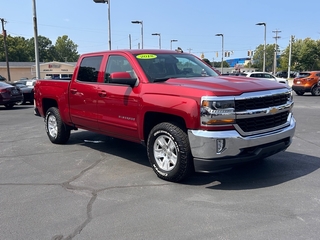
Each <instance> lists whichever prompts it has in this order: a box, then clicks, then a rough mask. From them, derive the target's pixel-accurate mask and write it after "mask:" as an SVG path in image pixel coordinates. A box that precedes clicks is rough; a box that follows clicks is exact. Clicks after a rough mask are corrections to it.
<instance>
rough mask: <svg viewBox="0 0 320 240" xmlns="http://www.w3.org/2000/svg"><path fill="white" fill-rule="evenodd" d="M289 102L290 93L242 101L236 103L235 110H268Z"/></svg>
mask: <svg viewBox="0 0 320 240" xmlns="http://www.w3.org/2000/svg"><path fill="white" fill-rule="evenodd" d="M287 101H288V93H281V94H275V95H270V96H262V97H255V98H248V99H240V100H236V102H235V110H236V112H238V111H246V110H253V109H260V108H268V107H274V106H279V105H283V104H286V103H287Z"/></svg>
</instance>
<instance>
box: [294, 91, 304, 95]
mask: <svg viewBox="0 0 320 240" xmlns="http://www.w3.org/2000/svg"><path fill="white" fill-rule="evenodd" d="M295 92H296V94H297V95H298V96H302V95H303V94H304V91H295Z"/></svg>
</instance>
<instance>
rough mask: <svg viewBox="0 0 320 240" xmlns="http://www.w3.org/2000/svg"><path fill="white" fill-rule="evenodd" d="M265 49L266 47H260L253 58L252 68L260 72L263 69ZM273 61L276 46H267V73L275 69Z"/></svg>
mask: <svg viewBox="0 0 320 240" xmlns="http://www.w3.org/2000/svg"><path fill="white" fill-rule="evenodd" d="M263 48H264V45H262V44H261V45H259V46H258V47H257V48H256V50H255V51H254V55H253V57H252V60H253V61H252V62H253V64H252V67H253V68H257V69H258V70H259V71H262V69H263ZM273 59H274V44H267V45H266V72H271V71H272V69H273Z"/></svg>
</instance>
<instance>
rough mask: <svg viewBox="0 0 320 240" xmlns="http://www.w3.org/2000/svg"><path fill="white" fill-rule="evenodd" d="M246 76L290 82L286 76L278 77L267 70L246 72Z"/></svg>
mask: <svg viewBox="0 0 320 240" xmlns="http://www.w3.org/2000/svg"><path fill="white" fill-rule="evenodd" d="M246 77H252V78H263V79H268V80H271V81H276V82H278V83H284V84H288V80H287V79H285V78H277V77H275V76H273V75H272V74H270V73H267V72H246Z"/></svg>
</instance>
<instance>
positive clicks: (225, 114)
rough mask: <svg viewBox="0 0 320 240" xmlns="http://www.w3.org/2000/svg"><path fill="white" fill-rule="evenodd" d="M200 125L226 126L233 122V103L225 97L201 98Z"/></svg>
mask: <svg viewBox="0 0 320 240" xmlns="http://www.w3.org/2000/svg"><path fill="white" fill-rule="evenodd" d="M200 111H201V112H200V114H201V125H203V126H210V125H226V124H233V123H234V122H235V103H234V100H233V99H230V98H225V97H221V98H218V97H203V98H202V99H201V110H200Z"/></svg>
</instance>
